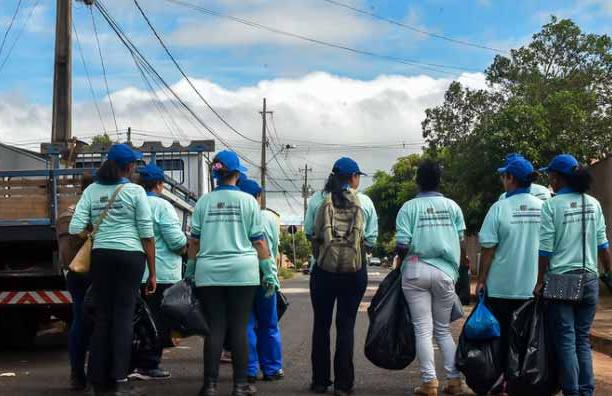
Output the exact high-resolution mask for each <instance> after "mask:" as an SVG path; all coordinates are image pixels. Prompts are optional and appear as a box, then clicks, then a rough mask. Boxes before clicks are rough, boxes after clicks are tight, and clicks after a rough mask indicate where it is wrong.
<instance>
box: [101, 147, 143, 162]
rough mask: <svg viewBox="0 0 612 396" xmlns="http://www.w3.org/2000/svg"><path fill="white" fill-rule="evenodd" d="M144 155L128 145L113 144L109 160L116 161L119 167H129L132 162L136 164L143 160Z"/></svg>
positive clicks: (108, 156)
mask: <svg viewBox="0 0 612 396" xmlns="http://www.w3.org/2000/svg"><path fill="white" fill-rule="evenodd" d="M142 157H143V154H142V153H141V152H140V151H137V150H134V149H133V148H131V147H130V146H128V145H127V144H123V143H122V144H113V145H112V147H111V148H110V150H109V151H108V155H107V156H106V159H107V160H110V161H115V162H116V163H117V164H119V165H127V164H131V163H132V162H136V161H138V160H139V159H142Z"/></svg>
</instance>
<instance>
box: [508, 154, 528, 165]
mask: <svg viewBox="0 0 612 396" xmlns="http://www.w3.org/2000/svg"><path fill="white" fill-rule="evenodd" d="M516 159H525V157H524V156H523V154H521V153H510V154H507V155H506V158H505V160H504V166H508V165H510V163H511V162H512V161H514V160H516Z"/></svg>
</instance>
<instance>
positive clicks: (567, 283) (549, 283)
mask: <svg viewBox="0 0 612 396" xmlns="http://www.w3.org/2000/svg"><path fill="white" fill-rule="evenodd" d="M585 212H586V205H585V199H584V194H582V273H580V274H571V273H570V274H553V273H550V272H548V273H546V275H544V294H543V295H544V298H546V299H548V300H556V301H566V302H579V301H580V300H582V296H583V294H584V282H585V272H586V220H585V217H586V214H585Z"/></svg>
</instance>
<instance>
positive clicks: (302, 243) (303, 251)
mask: <svg viewBox="0 0 612 396" xmlns="http://www.w3.org/2000/svg"><path fill="white" fill-rule="evenodd" d="M278 248H279V250H280V252H281V253H282V254H284V255H285V256H287V258H289V260H291V261H293V239H292V237H291V234H289V233H288V232H287V231H282V232H281V235H280V244H279V247H278ZM311 253H312V248H311V246H310V241H308V239H307V238H306V234H304V232H303V231H298V232H296V233H295V257H296V261H297V263H293V264H294V265H295V266H296V268H298V269H299V268H301V266H302V264H303V263H304V262H307V261H308V258H309V257H310V254H311Z"/></svg>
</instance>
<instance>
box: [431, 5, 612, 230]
mask: <svg viewBox="0 0 612 396" xmlns="http://www.w3.org/2000/svg"><path fill="white" fill-rule="evenodd" d="M485 74H486V79H487V82H488V88H487V89H485V90H472V89H469V88H466V87H463V86H461V84H459V83H458V82H453V83H452V84H451V85H450V87H449V89H448V91H447V92H446V95H445V98H444V103H443V104H441V105H440V106H437V107H434V108H431V109H428V110H427V111H426V118H425V120H424V121H423V123H422V129H423V136H424V138H425V139H426V141H427V143H428V148H427V151H426V155H428V156H431V157H434V158H437V159H439V160H440V161H441V162H442V164H443V166H444V186H443V189H444V191H446V192H447V194H448V195H450V196H451V197H452V198H454V199H455V200H457V202H458V203H459V205H460V206H461V207H462V209H463V210H464V214H465V217H466V222H467V225H468V230H469V231H472V232H474V231H476V230H477V229H478V227H479V226H480V224H481V222H482V219H483V218H484V215H485V214H486V211H487V210H488V207H489V206H490V205H491V203H492V202H494V201H495V200H496V199H497V197H498V196H499V194H500V192H501V191H500V190H501V187H500V183H499V180H498V177H497V175H496V174H495V169H496V168H497V167H498V166H499V165H500V164H501V163H502V162H503V158H504V156H505V155H506V154H507V153H510V152H520V153H522V154H524V155H525V156H527V157H528V158H529V159H531V160H532V161H533V162H534V164H535V165H536V166H540V165H544V164H545V163H547V162H548V161H549V160H550V159H551V158H552V157H553V156H554V155H556V154H559V153H562V152H571V153H572V154H574V155H575V156H576V157H577V158H578V159H579V160H580V161H582V162H586V163H588V162H590V161H592V160H595V159H601V158H605V157H607V156H608V155H609V154H610V153H611V151H612V145H610V141H612V39H611V38H610V37H609V36H607V35H596V34H585V33H583V32H582V31H581V30H580V28H579V27H578V26H577V25H576V24H574V23H573V22H572V21H570V20H567V19H564V20H557V19H556V18H555V17H552V19H551V21H550V23H548V24H546V25H544V26H543V28H542V30H541V31H540V32H538V33H536V34H535V35H534V36H533V38H532V41H531V42H530V43H529V44H528V45H526V46H524V47H522V48H519V49H516V50H512V51H511V52H510V56H509V57H505V56H501V55H499V56H497V57H496V58H495V60H494V61H493V64H492V65H491V66H490V67H489V68H487V70H486V71H485Z"/></svg>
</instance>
